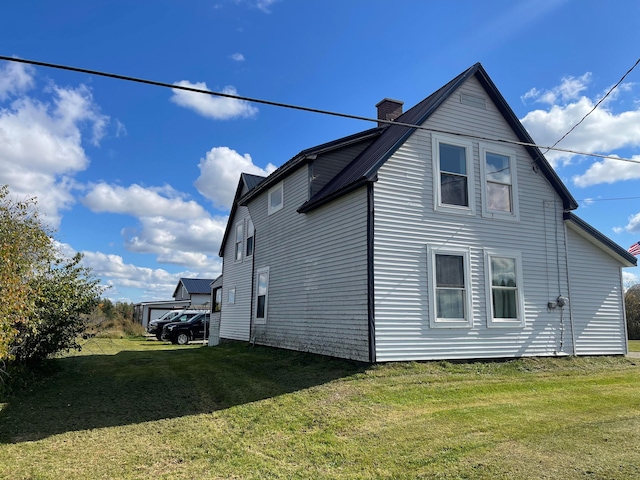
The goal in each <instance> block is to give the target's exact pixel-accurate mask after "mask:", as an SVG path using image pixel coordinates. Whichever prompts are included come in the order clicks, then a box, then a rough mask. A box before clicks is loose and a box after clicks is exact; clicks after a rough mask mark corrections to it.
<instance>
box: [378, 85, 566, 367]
mask: <svg viewBox="0 0 640 480" xmlns="http://www.w3.org/2000/svg"><path fill="white" fill-rule="evenodd" d="M460 93H464V94H468V95H472V96H475V97H479V98H480V97H482V98H486V97H487V95H486V92H485V91H484V89H483V88H482V87H481V85H480V84H479V83H478V81H477V80H476V79H475V78H471V79H469V80H468V81H467V82H466V83H465V84H464V85H462V86H461V87H460ZM425 126H428V127H431V128H434V129H438V130H442V131H452V132H460V133H473V134H474V135H478V136H484V137H487V138H489V137H491V138H506V139H513V140H517V138H516V136H515V134H514V133H513V131H512V130H511V128H510V127H509V126H508V124H507V123H506V121H505V120H504V118H503V117H502V115H501V114H500V112H498V110H497V108H496V107H495V105H494V104H493V103H492V102H491V101H489V100H488V101H487V105H486V110H483V109H479V108H475V107H473V106H469V105H465V104H463V103H461V102H460V100H459V98H458V97H456V96H453V97H451V98H449V99H448V100H447V101H445V103H444V104H443V105H442V106H441V107H440V108H439V109H438V110H437V111H436V112H434V114H433V115H432V116H431V117H430V119H429V120H428V121H427V122H426V123H425ZM436 137H437V135H436ZM469 142H470V143H471V150H470V167H469V168H470V171H471V173H473V183H474V185H473V193H472V194H470V195H471V196H470V199H469V202H470V207H469V209H471V208H474V209H475V211H476V212H478V213H476V214H474V215H470V214H469V215H452V214H451V213H450V212H449V211H448V210H449V209H446V210H440V209H438V203H437V202H438V199H437V197H436V195H437V189H438V184H439V177H438V175H435V174H434V168H437V164H436V162H435V161H434V159H433V155H434V148H433V144H432V134H430V133H428V132H426V131H423V130H417V131H415V132H414V133H413V134H412V135H411V136H410V137H409V139H408V140H407V141H406V142H405V143H404V144H403V145H402V146H401V147H400V148H399V149H398V150H397V151H396V152H395V153H394V154H393V155H392V157H391V158H390V159H389V160H388V161H387V162H386V163H385V164H384V165H383V166H382V167H381V168H380V170H379V171H378V181H377V182H376V183H374V205H375V229H374V231H375V237H374V283H375V341H376V359H377V360H378V361H395V360H430V359H456V358H499V357H520V356H532V355H554V354H559V353H571V351H572V345H571V335H570V330H569V325H568V319H567V318H566V317H567V315H566V314H564V316H563V315H562V313H561V312H560V311H559V309H556V310H549V309H548V308H547V303H548V302H549V301H550V300H553V299H555V298H557V297H558V295H560V294H562V295H567V294H568V287H567V265H566V253H565V244H564V233H563V232H564V229H563V224H562V213H563V208H562V203H561V200H560V198H559V197H558V195H557V193H556V192H555V191H554V190H553V189H552V188H551V186H550V185H549V184H548V182H547V180H546V179H545V178H544V176H543V175H542V174H541V173H538V172H535V171H534V170H533V169H532V168H531V157H530V156H529V155H528V153H527V152H526V150H525V149H524V148H523V147H514V152H515V165H514V172H515V171H516V170H517V178H518V195H517V198H515V196H514V202H517V203H518V208H519V215H520V223H519V224H518V225H517V226H514V222H513V220H509V221H507V220H505V219H500V218H487V217H483V216H482V214H481V213H480V212H481V208H482V195H483V189H482V185H481V179H480V145H479V142H478V141H475V140H469ZM470 178H471V177H470ZM434 180H435V181H434ZM470 191H471V190H470ZM514 204H515V203H514ZM434 206H435V207H434ZM427 245H441V246H446V247H449V248H454V249H455V248H461V249H468V251H469V264H470V266H469V267H470V275H471V279H470V288H471V298H472V312H473V318H472V319H471V326H470V327H469V328H431V318H430V310H431V305H430V300H429V293H428V292H429V288H426V287H425V286H426V285H428V284H429V278H430V275H431V273H430V270H429V268H428V262H427V258H428V255H427ZM487 248H488V249H490V250H491V251H495V252H503V251H507V252H510V251H514V250H516V251H517V252H519V253H520V255H521V261H522V288H523V314H524V317H523V318H524V323H523V326H520V327H519V328H490V327H489V326H488V325H487V318H488V315H490V314H489V313H488V310H487V308H490V304H488V303H487V288H486V271H485V249H487Z"/></svg>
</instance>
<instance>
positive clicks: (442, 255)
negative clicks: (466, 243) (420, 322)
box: [428, 247, 473, 328]
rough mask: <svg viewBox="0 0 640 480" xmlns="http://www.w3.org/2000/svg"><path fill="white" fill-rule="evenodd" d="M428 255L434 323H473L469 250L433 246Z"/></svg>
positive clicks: (457, 325)
mask: <svg viewBox="0 0 640 480" xmlns="http://www.w3.org/2000/svg"><path fill="white" fill-rule="evenodd" d="M428 255H429V259H428V260H429V270H430V277H429V278H430V279H431V281H430V284H431V287H430V289H429V295H430V304H431V322H430V323H431V326H432V327H445V328H449V327H470V326H472V324H473V314H472V310H471V305H472V304H471V285H470V278H471V272H470V265H469V263H470V262H469V250H468V249H463V248H443V247H430V248H429V249H428Z"/></svg>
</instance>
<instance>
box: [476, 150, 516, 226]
mask: <svg viewBox="0 0 640 480" xmlns="http://www.w3.org/2000/svg"><path fill="white" fill-rule="evenodd" d="M480 166H481V173H482V189H483V196H482V214H483V215H484V216H488V217H493V218H504V219H518V197H517V182H516V154H515V152H513V151H510V150H504V149H500V148H495V147H494V146H493V145H489V144H484V143H481V144H480Z"/></svg>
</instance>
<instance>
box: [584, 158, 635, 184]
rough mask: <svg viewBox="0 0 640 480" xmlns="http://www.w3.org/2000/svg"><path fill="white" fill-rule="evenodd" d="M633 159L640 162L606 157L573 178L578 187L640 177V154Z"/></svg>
mask: <svg viewBox="0 0 640 480" xmlns="http://www.w3.org/2000/svg"><path fill="white" fill-rule="evenodd" d="M631 160H635V161H636V162H638V163H632V162H624V161H620V160H612V159H610V158H605V159H603V160H602V161H599V162H594V163H592V164H591V165H590V166H589V168H588V169H587V171H586V172H584V173H583V174H582V175H575V176H574V177H573V178H572V180H573V183H574V184H575V185H577V186H578V187H589V186H591V185H598V184H601V183H615V182H619V181H622V180H637V179H640V155H636V156H634V157H633V158H631Z"/></svg>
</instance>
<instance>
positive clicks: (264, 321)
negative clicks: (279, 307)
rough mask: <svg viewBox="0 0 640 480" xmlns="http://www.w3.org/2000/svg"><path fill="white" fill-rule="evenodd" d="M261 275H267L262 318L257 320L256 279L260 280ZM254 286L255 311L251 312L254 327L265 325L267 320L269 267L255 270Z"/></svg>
mask: <svg viewBox="0 0 640 480" xmlns="http://www.w3.org/2000/svg"><path fill="white" fill-rule="evenodd" d="M261 273H266V274H267V294H266V295H265V299H264V317H263V318H258V283H259V282H258V279H259V278H260V274H261ZM255 284H256V291H255V310H254V312H253V318H254V322H255V324H256V325H265V324H266V323H267V318H268V317H269V267H263V268H259V269H258V270H256V277H255Z"/></svg>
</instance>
